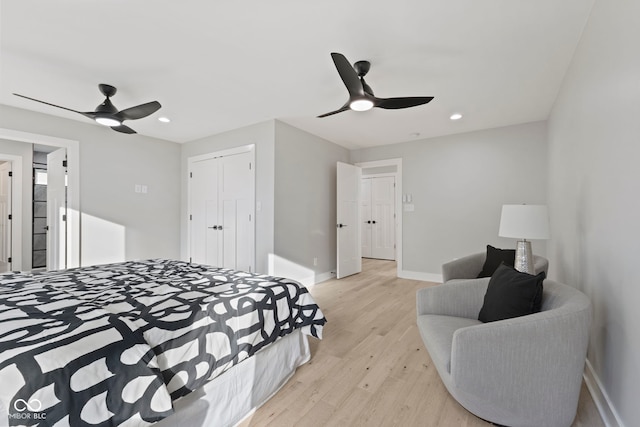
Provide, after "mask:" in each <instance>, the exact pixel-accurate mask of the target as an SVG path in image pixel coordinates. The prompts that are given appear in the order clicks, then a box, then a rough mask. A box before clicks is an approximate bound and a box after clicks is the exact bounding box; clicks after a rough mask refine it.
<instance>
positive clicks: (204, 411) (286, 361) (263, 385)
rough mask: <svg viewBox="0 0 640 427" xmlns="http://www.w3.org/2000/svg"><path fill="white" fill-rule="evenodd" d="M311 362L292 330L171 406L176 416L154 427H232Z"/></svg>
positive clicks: (305, 340) (303, 339) (301, 339)
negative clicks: (301, 367)
mask: <svg viewBox="0 0 640 427" xmlns="http://www.w3.org/2000/svg"><path fill="white" fill-rule="evenodd" d="M310 358H311V351H310V349H309V342H308V337H307V336H306V335H304V334H303V333H302V332H300V330H299V329H296V330H295V331H294V332H293V333H291V334H289V335H287V336H284V337H282V338H280V339H278V340H277V341H276V342H274V343H273V344H271V345H269V346H267V347H265V348H263V349H262V350H260V351H259V352H257V353H256V354H255V355H253V356H252V357H250V358H249V359H246V360H244V361H243V362H241V363H239V364H237V365H235V366H233V367H232V368H231V369H229V370H228V371H226V372H225V373H224V374H222V375H220V376H219V377H217V378H214V379H213V380H212V381H210V382H208V383H207V384H205V386H204V387H202V388H200V389H198V390H196V391H194V392H192V393H190V394H188V395H187V396H185V397H183V398H181V399H179V400H178V401H176V402H175V405H174V407H175V410H176V412H175V413H174V414H173V415H171V416H169V417H167V418H165V419H163V420H162V421H160V422H158V423H156V424H154V427H175V426H185V427H186V426H189V427H198V426H201V427H211V426H216V427H225V426H234V425H237V424H238V423H240V422H241V421H243V420H244V419H245V418H246V417H247V416H249V415H251V414H252V413H253V412H254V411H255V410H256V409H257V408H258V407H260V406H261V405H262V404H264V403H265V402H266V401H267V400H269V399H270V398H271V397H272V396H273V395H274V394H275V393H276V392H277V391H278V390H279V389H280V388H281V387H282V386H283V385H284V384H285V383H286V382H287V381H288V380H289V379H290V378H291V376H293V374H294V373H295V371H296V368H297V367H298V366H300V365H303V364H305V363H306V362H308V361H309V359H310Z"/></svg>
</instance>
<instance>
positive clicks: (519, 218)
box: [498, 205, 549, 274]
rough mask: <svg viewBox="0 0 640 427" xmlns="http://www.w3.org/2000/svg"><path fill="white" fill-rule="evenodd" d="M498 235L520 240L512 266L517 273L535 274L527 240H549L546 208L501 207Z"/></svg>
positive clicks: (528, 206)
mask: <svg viewBox="0 0 640 427" xmlns="http://www.w3.org/2000/svg"><path fill="white" fill-rule="evenodd" d="M498 235H499V236H500V237H511V238H515V239H520V240H518V243H517V245H516V258H515V262H514V264H513V265H514V267H515V269H516V270H518V271H521V272H523V273H529V274H535V272H534V271H533V253H532V251H531V242H530V241H529V240H538V239H539V240H545V239H548V238H549V213H548V211H547V207H546V206H545V205H503V206H502V215H501V217H500V230H499V231H498ZM527 239H529V240H527Z"/></svg>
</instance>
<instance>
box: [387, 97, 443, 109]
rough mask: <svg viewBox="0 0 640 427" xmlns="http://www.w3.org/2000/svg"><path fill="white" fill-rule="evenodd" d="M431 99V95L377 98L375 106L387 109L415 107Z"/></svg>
mask: <svg viewBox="0 0 640 427" xmlns="http://www.w3.org/2000/svg"><path fill="white" fill-rule="evenodd" d="M432 99H433V96H407V97H402V98H377V100H376V103H375V106H376V107H380V108H385V109H387V110H397V109H400V108H409V107H415V106H417V105H422V104H426V103H427V102H430V101H431V100H432Z"/></svg>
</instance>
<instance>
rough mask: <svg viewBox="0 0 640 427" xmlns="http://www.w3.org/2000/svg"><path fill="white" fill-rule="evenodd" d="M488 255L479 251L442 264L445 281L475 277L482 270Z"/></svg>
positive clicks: (443, 279)
mask: <svg viewBox="0 0 640 427" xmlns="http://www.w3.org/2000/svg"><path fill="white" fill-rule="evenodd" d="M486 256H487V254H486V253H484V252H479V253H477V254H473V255H467V256H465V257H462V258H458V259H454V260H453V261H449V262H447V263H445V264H442V281H443V283H444V282H447V281H449V280H452V279H475V278H476V277H478V274H480V272H481V271H482V266H483V265H484V260H485V258H486Z"/></svg>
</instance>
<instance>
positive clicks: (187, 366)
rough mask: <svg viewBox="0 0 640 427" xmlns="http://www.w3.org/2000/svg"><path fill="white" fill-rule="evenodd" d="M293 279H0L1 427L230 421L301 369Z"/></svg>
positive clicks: (305, 313)
mask: <svg viewBox="0 0 640 427" xmlns="http://www.w3.org/2000/svg"><path fill="white" fill-rule="evenodd" d="M325 322H326V319H325V318H324V315H323V314H322V311H321V310H320V308H319V307H318V306H317V304H316V303H315V302H314V301H313V298H312V297H311V295H310V294H309V292H308V291H307V289H306V288H305V287H304V286H302V285H300V284H299V283H297V282H295V281H292V280H289V279H285V278H276V277H270V276H265V275H258V274H252V273H246V272H241V271H234V270H228V269H218V268H213V267H209V266H204V265H197V264H190V263H187V262H182V261H174V260H164V259H155V260H146V261H131V262H124V263H117V264H109V265H101V266H92V267H82V268H77V269H69V270H64V271H58V272H44V273H33V274H31V273H5V274H3V275H0V427H1V426H3V423H4V422H5V420H6V423H7V424H8V425H12V426H13V425H39V426H49V425H51V426H53V425H56V426H64V425H71V426H74V427H75V426H146V425H154V424H155V425H156V426H158V427H165V426H172V425H177V424H182V425H189V426H192V425H193V426H197V425H203V426H204V425H220V426H224V425H234V424H236V423H237V422H239V421H240V420H241V419H242V418H243V417H244V416H246V415H247V414H249V413H250V412H251V411H252V410H254V409H255V408H256V407H258V406H260V405H261V404H262V403H263V402H264V401H266V400H267V399H268V398H269V397H270V396H271V395H272V394H274V393H275V392H276V391H277V390H278V389H279V387H281V386H282V385H283V384H284V383H285V382H286V381H287V379H288V378H289V377H290V376H291V375H292V374H293V372H294V371H295V368H296V367H297V366H299V365H301V364H303V363H305V362H306V361H308V359H309V357H310V354H309V346H308V343H307V337H308V336H312V337H316V338H321V337H322V327H323V325H324V324H325Z"/></svg>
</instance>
